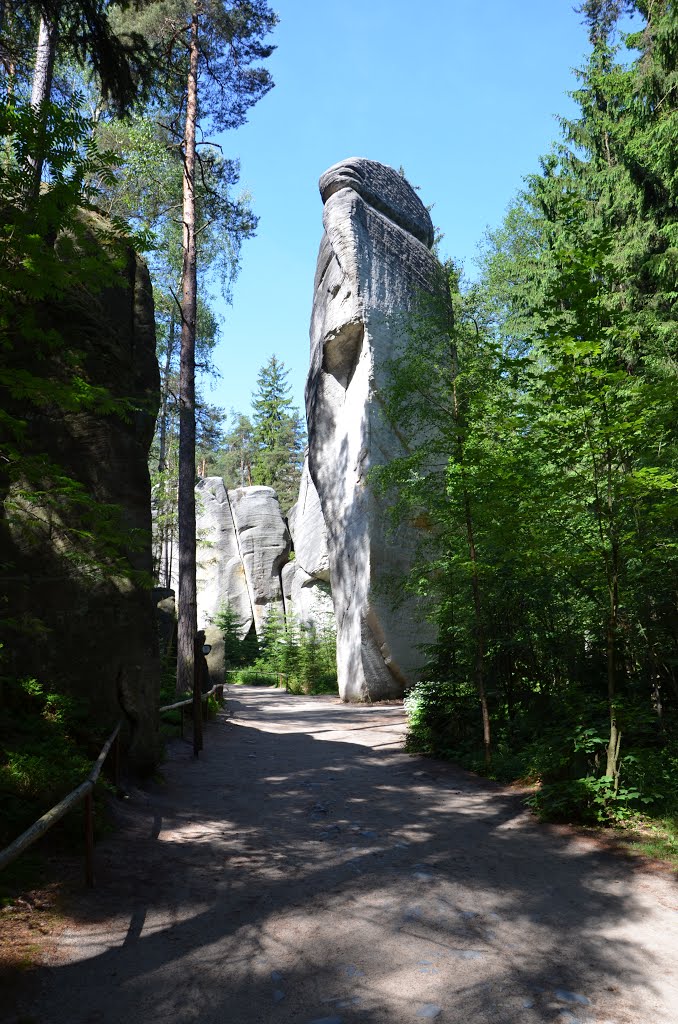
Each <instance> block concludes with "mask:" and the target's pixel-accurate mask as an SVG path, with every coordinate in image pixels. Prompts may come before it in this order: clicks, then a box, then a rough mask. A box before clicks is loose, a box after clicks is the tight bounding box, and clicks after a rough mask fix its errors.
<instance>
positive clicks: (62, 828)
mask: <svg viewBox="0 0 678 1024" xmlns="http://www.w3.org/2000/svg"><path fill="white" fill-rule="evenodd" d="M2 694H3V700H2V707H1V711H2V720H3V721H2V726H3V727H2V743H1V745H0V847H2V846H6V845H8V844H9V843H10V842H12V840H14V839H16V837H17V836H18V835H20V834H21V833H22V832H23V831H24V830H25V829H26V828H28V826H29V825H31V824H32V823H33V822H34V821H35V820H36V819H37V818H39V817H41V816H42V815H43V814H44V813H45V812H46V811H48V810H49V809H50V808H51V807H53V806H54V804H56V803H58V802H59V800H61V799H62V798H63V797H64V796H66V795H67V794H68V793H69V792H70V791H71V790H72V789H75V788H76V786H78V785H79V784H80V783H81V782H83V781H84V780H85V779H86V778H87V776H88V775H89V773H90V771H91V769H92V763H93V760H94V758H95V757H96V755H97V753H98V751H99V749H100V747H101V745H102V743H103V741H104V739H105V737H103V738H102V737H100V736H98V735H95V734H94V733H93V732H92V729H91V724H90V722H89V719H88V715H87V712H86V707H85V704H84V702H82V701H79V700H77V699H75V698H73V697H68V696H65V695H63V694H59V693H54V692H51V691H50V690H49V689H48V688H47V687H46V686H44V685H43V684H42V683H39V682H38V681H36V680H35V679H22V680H15V679H5V680H3V687H2ZM106 785H107V783H106V782H105V781H104V780H103V778H101V777H100V781H99V783H98V784H97V787H95V794H96V793H97V791H99V792H101V791H102V790H103V789H104V788H105V787H106ZM97 819H98V824H99V825H100V824H101V816H100V815H97ZM55 828H57V829H58V830H59V834H60V835H62V836H64V835H65V836H71V837H74V838H75V837H76V836H77V838H78V840H79V839H80V837H81V835H82V808H76V809H74V810H73V811H72V812H71V813H69V814H67V815H66V816H65V818H63V819H62V821H61V822H60V823H59V824H58V825H57V826H55ZM52 832H54V830H52Z"/></svg>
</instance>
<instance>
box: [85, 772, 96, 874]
mask: <svg viewBox="0 0 678 1024" xmlns="http://www.w3.org/2000/svg"><path fill="white" fill-rule="evenodd" d="M85 881H86V882H87V885H88V886H89V888H90V889H92V888H93V887H94V799H93V797H92V790H91V789H90V791H89V793H87V795H86V797H85Z"/></svg>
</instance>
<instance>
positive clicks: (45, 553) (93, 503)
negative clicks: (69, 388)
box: [0, 214, 160, 769]
mask: <svg viewBox="0 0 678 1024" xmlns="http://www.w3.org/2000/svg"><path fill="white" fill-rule="evenodd" d="M86 216H87V226H88V230H91V245H92V249H93V250H94V249H95V248H96V247H97V245H99V244H100V243H99V242H98V239H99V237H100V232H103V233H106V232H110V224H107V223H106V222H105V221H103V219H102V218H99V217H97V216H96V215H94V214H87V215H86ZM102 251H103V250H102ZM66 258H71V259H77V254H75V255H71V256H70V257H66ZM71 270H72V271H73V273H74V276H75V277H77V264H76V265H75V266H74V267H73V268H71ZM34 314H35V318H36V326H37V327H38V328H40V327H43V328H44V329H46V330H50V331H54V332H58V335H59V336H60V338H61V342H60V344H59V345H55V344H54V343H52V346H51V348H50V349H49V351H48V352H47V353H44V354H43V357H42V360H41V361H40V365H39V367H38V368H37V370H36V356H35V352H34V351H32V350H31V349H29V348H28V347H27V346H26V345H25V344H17V345H15V346H14V348H13V349H12V350H11V351H10V354H9V358H8V364H7V365H8V366H9V368H10V372H11V370H16V371H17V372H18V373H21V372H23V371H24V369H25V370H28V371H29V372H34V373H35V372H37V373H39V374H41V375H42V376H43V378H44V379H45V380H49V381H53V382H60V381H68V379H69V376H68V365H69V364H68V353H77V354H78V355H77V361H78V363H77V364H78V366H79V371H78V372H79V374H80V376H81V377H82V378H83V380H84V381H86V383H87V385H89V386H91V387H92V388H104V389H106V390H107V392H108V394H109V396H110V397H112V398H113V399H114V400H119V401H120V402H121V403H122V402H125V401H129V402H131V410H132V411H131V412H130V411H127V412H126V413H125V415H117V414H116V413H114V412H111V411H103V410H102V409H101V408H98V407H97V403H96V402H95V403H94V404H93V405H88V404H87V403H82V404H81V405H77V403H75V404H74V405H73V406H71V407H69V406H68V405H67V404H66V403H61V404H60V403H59V402H58V401H56V400H54V399H51V400H49V401H46V402H44V403H36V404H35V405H28V404H26V403H21V404H20V405H19V407H18V415H20V416H21V417H22V418H23V419H24V420H25V424H26V429H25V436H24V437H23V438H22V453H23V456H24V458H23V460H22V462H21V463H19V471H21V469H22V466H27V467H29V469H28V470H27V472H28V473H29V474H30V475H29V476H27V477H26V478H25V479H22V478H21V476H20V475H19V476H17V475H16V474H14V475H13V476H12V477H11V478H9V479H8V478H7V476H5V475H3V474H0V477H2V478H1V479H0V566H1V567H2V568H1V569H0V572H1V573H2V578H0V618H2V619H3V620H5V621H4V622H3V631H5V636H4V638H3V639H4V641H5V644H6V647H5V651H4V652H3V653H4V655H5V656H6V660H5V663H4V670H5V672H6V674H7V675H8V676H14V677H15V678H19V679H23V678H27V677H31V676H33V677H35V678H37V679H38V680H39V681H40V682H42V683H43V684H44V685H45V687H46V690H47V692H49V691H52V692H54V691H57V692H61V693H67V694H71V695H73V696H75V697H78V698H81V699H82V701H83V703H84V705H85V707H86V709H87V714H88V721H89V723H90V724H91V726H92V727H93V728H94V729H95V730H96V731H98V732H100V733H101V734H102V735H105V733H106V731H107V730H109V729H110V728H112V726H113V725H114V724H115V722H116V721H117V720H118V719H119V718H120V717H121V716H122V717H123V718H124V720H125V722H126V725H125V729H124V734H123V739H124V741H125V743H126V744H127V746H128V749H129V755H130V758H131V761H132V763H133V765H134V766H135V767H137V768H140V769H149V768H151V767H152V765H153V764H154V762H155V761H156V759H157V757H158V756H159V752H160V745H159V736H158V715H157V708H158V704H159V684H160V665H159V657H158V644H157V631H156V623H155V607H154V602H153V595H152V592H151V590H150V589H148V588H147V586H145V585H144V584H143V582H142V581H141V579H140V578H139V577H140V576H141V574H146V575H147V578H148V579H149V580H150V578H151V569H152V562H151V511H150V509H151V502H150V481H149V473H148V462H147V459H148V451H149V447H150V443H151V438H152V435H153V425H154V420H155V413H156V410H157V405H158V395H159V374H158V366H157V361H156V357H155V324H154V311H153V297H152V290H151V284H150V280H149V276H148V271H147V269H146V267H145V265H144V264H143V262H142V261H141V260H140V259H138V258H137V257H136V255H135V253H134V252H133V251H132V250H131V249H128V251H127V257H126V263H125V265H124V267H123V268H122V271H121V275H120V281H119V283H118V284H110V285H109V286H107V287H105V288H103V289H102V290H100V291H95V292H89V293H88V292H86V291H85V290H84V288H82V289H80V288H78V287H77V286H74V287H73V289H72V291H71V292H69V293H68V294H64V295H62V296H61V297H60V298H59V299H58V300H57V299H52V300H49V301H45V302H44V303H43V304H42V305H41V306H40V307H39V308H37V307H36V308H35V310H34ZM64 353H66V356H64ZM11 406H12V402H11V399H10V400H9V402H8V405H7V406H6V408H9V412H10V414H14V415H17V410H16V409H12V407H11ZM25 471H26V470H25ZM66 479H68V480H70V481H71V483H72V486H71V485H68V487H65V486H64V481H65V480H66ZM77 488H81V490H80V492H79V493H80V494H81V495H82V497H83V501H82V502H80V500H79V499H76V500H75V501H73V500H72V496H73V495H75V494H77V493H78V491H77ZM27 493H28V494H29V495H32V497H29V498H27V497H26V494H27ZM97 508H98V509H99V513H97V511H96V510H97ZM116 508H117V510H118V512H117V513H116V512H115V509H116ZM97 515H99V516H100V518H99V520H98V525H97ZM116 516H117V517H118V521H117V522H116ZM109 530H110V531H111V532H117V533H118V536H119V537H120V538H122V539H123V540H124V539H125V538H129V544H128V545H127V547H126V549H125V548H123V549H120V548H118V552H119V553H121V554H123V555H124V556H125V557H126V559H127V565H128V566H129V565H131V567H132V569H133V570H134V573H135V574H134V575H128V574H126V572H125V571H124V569H123V568H122V567H121V568H120V569H117V568H116V567H115V566H114V563H113V556H112V554H111V550H110V548H109V547H108V546H107V542H106V538H107V531H109ZM137 574H138V576H137ZM137 580H138V581H137ZM8 611H9V620H7V612H8ZM5 626H6V627H7V628H6V630H4V627H5Z"/></svg>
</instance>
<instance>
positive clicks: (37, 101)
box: [28, 14, 58, 199]
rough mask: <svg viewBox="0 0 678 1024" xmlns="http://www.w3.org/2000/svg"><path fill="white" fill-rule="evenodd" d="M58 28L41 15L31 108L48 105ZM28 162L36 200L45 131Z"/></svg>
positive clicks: (54, 22)
mask: <svg viewBox="0 0 678 1024" xmlns="http://www.w3.org/2000/svg"><path fill="white" fill-rule="evenodd" d="M57 33H58V26H57V21H56V19H55V20H54V21H48V20H47V18H46V17H45V15H44V14H43V15H42V17H41V18H40V28H39V30H38V46H37V49H36V51H35V67H34V69H33V87H32V90H31V106H32V107H35V108H37V107H39V106H40V105H41V104H43V103H48V102H49V100H50V98H51V95H52V79H53V77H54V60H55V57H56V44H57ZM28 162H29V164H30V166H31V169H32V172H33V174H32V181H31V185H30V197H31V198H32V199H36V198H37V197H38V195H39V194H40V182H41V181H42V168H43V166H44V163H45V129H44V125H43V128H42V130H41V132H40V134H39V136H38V139H37V145H36V152H35V153H32V154H31V155H30V156H29V158H28Z"/></svg>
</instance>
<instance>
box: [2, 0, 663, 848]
mask: <svg viewBox="0 0 678 1024" xmlns="http://www.w3.org/2000/svg"><path fill="white" fill-rule="evenodd" d="M629 15H633V18H634V20H633V30H632V31H631V32H628V31H626V26H627V20H626V19H627V18H628V16H629ZM579 16H580V17H581V18H582V19H583V20H584V22H585V23H586V26H587V28H588V32H589V40H590V52H589V56H588V60H587V63H586V65H585V66H583V67H582V68H581V69H580V70H579V71H578V84H577V89H576V91H575V93H574V99H575V102H576V111H577V112H576V114H575V115H574V116H571V117H568V118H563V119H562V120H561V122H560V141H559V143H558V144H557V145H556V146H555V147H554V148H553V149H552V150H551V151H550V152H548V153H546V154H544V155H543V156H542V157H541V160H540V171H539V173H537V174H534V175H532V176H530V177H528V178H526V179H525V182H524V187H523V190H522V191H521V193H520V194H519V195H518V196H517V197H516V198H515V201H514V202H513V204H512V205H511V207H510V209H509V210H508V212H507V215H506V218H505V220H504V222H503V223H502V224H500V225H499V226H498V227H497V228H495V229H493V230H491V231H490V232H489V233H488V235H487V237H486V238H485V239H484V241H483V244H482V261H481V272H480V274H479V275H478V276H477V277H476V278H474V279H473V280H471V279H469V278H468V277H467V276H466V275H465V273H464V272H463V270H462V268H461V267H460V266H459V265H458V264H457V263H455V262H454V261H451V262H445V263H443V264H441V268H440V282H441V284H440V289H439V294H437V295H436V296H435V297H431V296H422V298H421V302H420V303H419V305H418V308H417V310H416V311H415V312H414V313H413V314H411V315H408V316H407V318H406V322H405V323H404V327H405V330H406V332H407V334H408V336H409V339H410V342H409V345H408V347H407V349H406V350H405V351H404V352H403V353H401V354H399V355H397V356H396V357H394V359H393V360H392V362H391V364H390V366H389V383H388V386H387V387H386V389H385V390H384V393H383V394H382V395H381V396H380V397H381V400H382V401H383V406H384V412H385V415H386V416H387V418H388V419H389V420H390V421H391V422H392V423H396V424H397V426H398V431H399V436H401V437H404V438H406V446H405V447H406V452H405V453H404V454H403V455H402V457H399V458H395V459H393V460H392V461H391V462H390V463H389V464H388V465H386V466H384V467H381V468H378V469H375V470H374V471H373V474H372V481H373V483H374V486H375V487H377V488H378V489H379V491H380V492H381V493H382V494H383V495H385V496H387V498H388V501H389V504H390V507H391V514H392V520H393V524H394V527H395V526H396V525H397V524H398V523H399V522H402V521H403V520H404V519H405V520H408V521H413V522H414V521H416V522H417V524H419V525H420V526H421V525H423V527H424V528H423V529H422V530H421V531H420V534H421V542H420V544H419V548H418V550H417V553H416V560H415V564H414V567H413V569H412V572H411V573H410V575H409V577H408V579H407V580H406V581H402V580H397V581H394V594H393V597H392V600H393V601H394V602H395V601H397V599H398V597H397V592H398V591H399V590H401V589H402V587H403V583H404V585H405V588H406V590H407V591H408V593H410V594H414V595H416V597H417V599H418V604H419V607H420V609H421V614H422V617H424V618H428V619H429V620H430V621H431V622H432V623H433V624H434V625H435V628H436V635H437V640H436V642H435V643H434V644H433V645H431V647H430V649H429V650H428V651H427V657H428V667H427V670H426V673H425V675H424V678H422V679H421V680H420V681H418V682H417V683H416V685H415V686H414V687H413V688H412V689H411V690H410V691H409V692H408V693H407V695H406V697H405V706H406V709H407V713H408V717H409V727H410V732H409V738H408V748H409V749H410V750H411V751H413V752H421V753H425V754H429V755H432V756H435V757H443V758H447V759H450V760H452V761H455V762H457V763H459V764H461V765H463V766H465V767H468V768H470V769H472V770H473V771H476V772H479V773H481V774H485V775H489V776H490V777H492V778H496V779H498V780H500V781H503V782H508V781H511V782H516V781H517V782H520V783H521V784H524V785H525V786H526V787H527V788H528V791H529V795H528V798H527V799H528V802H529V803H530V804H531V806H532V807H533V808H534V809H535V810H536V811H538V812H539V813H540V814H541V815H543V816H545V817H547V818H549V819H551V820H560V821H582V822H587V823H593V824H603V825H624V824H638V823H644V824H645V825H648V823H653V822H654V823H655V825H656V827H657V828H659V829H660V830H661V832H662V835H664V836H665V837H666V843H668V845H669V846H673V848H674V850H675V847H676V844H678V781H677V780H678V575H677V569H678V435H677V433H676V428H677V426H678V424H677V422H676V413H677V412H678V405H677V399H676V394H677V387H676V384H677V374H678V334H677V327H676V322H677V321H676V312H677V310H676V305H677V303H678V287H677V285H676V281H677V279H678V219H677V212H678V211H677V204H678V149H677V147H676V138H678V10H676V6H675V4H674V3H673V2H672V0H585V2H584V3H582V4H581V8H580V11H579ZM276 22H277V16H276V15H275V14H274V12H273V11H272V10H271V8H269V7H268V5H267V4H266V3H265V2H264V0H233V2H229V3H223V2H219V0H209V2H205V3H203V4H201V5H195V4H193V3H191V2H188V0H186V2H183V0H145V2H132V0H119V2H117V3H110V2H108V0H41V2H39V3H33V2H28V0H15V2H12V3H9V2H3V0H0V67H1V74H2V96H1V97H0V136H1V142H0V145H1V149H0V221H1V223H0V231H1V232H2V245H1V251H0V344H1V345H2V352H3V358H2V363H1V364H0V388H2V391H3V393H4V395H5V396H6V400H5V401H3V408H2V411H1V412H0V420H1V422H2V462H1V465H0V485H1V486H2V489H3V493H6V492H10V493H12V494H14V496H15V497H14V498H13V501H14V505H12V503H11V502H10V503H9V504H7V505H6V508H5V517H6V519H5V520H3V529H6V528H7V523H8V522H9V520H11V516H12V508H13V507H14V508H18V507H19V506H20V511H21V515H22V516H25V515H26V509H27V508H28V509H29V510H30V508H31V507H33V506H35V507H37V506H40V507H41V508H42V507H44V506H45V503H47V504H48V505H49V507H50V508H51V509H53V510H55V515H57V516H58V532H59V536H60V537H62V541H60V543H63V545H65V546H66V547H68V546H69V545H70V544H71V543H73V544H74V545H76V546H77V551H78V554H77V558H78V559H80V562H79V564H81V565H82V567H83V571H84V572H87V573H97V574H101V575H103V576H106V577H107V578H109V579H114V578H115V579H117V578H119V577H126V576H127V577H130V578H133V577H134V574H135V573H136V572H137V570H136V569H135V568H134V567H130V565H129V564H128V562H127V561H126V559H127V555H126V553H125V552H126V551H127V548H128V546H129V543H130V537H129V535H128V533H127V532H126V530H125V528H124V526H123V525H121V523H120V521H119V517H118V516H117V513H116V510H115V508H114V507H111V506H107V505H105V504H102V503H101V502H100V501H95V500H92V498H91V497H90V496H89V495H88V494H87V493H86V492H85V490H84V489H83V487H82V485H81V484H80V483H79V482H78V480H76V479H74V478H73V477H72V476H71V475H69V473H68V472H67V471H66V470H64V467H63V466H60V465H59V464H58V463H56V462H49V461H46V457H45V454H44V452H43V451H42V450H41V449H40V446H39V444H38V443H37V442H36V440H35V435H34V433H33V432H32V430H31V423H32V422H34V421H35V420H36V418H37V419H39V418H40V417H42V416H44V415H46V414H47V413H48V411H49V409H51V408H58V409H60V410H65V411H68V412H77V411H80V410H90V411H94V412H99V413H101V414H102V415H107V416H108V415H113V416H117V417H120V418H121V419H122V420H125V421H130V420H133V419H134V418H135V417H144V416H145V417H150V418H151V419H153V420H154V421H155V432H154V435H153V441H152V444H151V449H150V457H149V459H150V461H149V467H150V473H151V496H152V504H153V529H154V536H153V566H152V570H151V573H152V576H153V579H152V580H148V581H147V583H148V585H149V586H150V585H152V584H155V585H160V586H164V587H168V586H169V585H170V583H171V580H172V578H173V575H174V573H175V569H176V567H177V566H178V567H179V581H180V582H179V594H178V602H179V609H180V611H179V640H178V648H179V649H178V661H179V664H178V683H177V686H178V689H179V690H180V691H183V690H188V689H190V683H191V679H192V676H193V671H194V664H193V658H194V653H193V641H194V636H195V634H196V630H197V627H196V612H195V605H196V596H195V546H196V537H195V498H194V487H195V482H196V479H197V478H198V477H200V476H206V475H217V476H223V477H224V479H225V480H226V482H227V486H231V487H237V486H242V485H249V484H265V485H269V486H272V487H274V488H275V489H276V490H277V492H278V495H279V498H280V502H281V506H282V507H283V511H286V510H287V508H289V506H290V505H291V504H292V503H293V501H294V500H295V495H296V491H297V488H298V481H299V476H300V473H301V464H302V461H303V450H304V445H305V429H304V424H303V421H302V418H301V416H300V414H299V411H298V410H297V409H296V408H295V407H294V405H293V403H292V400H291V398H290V397H289V384H288V379H287V376H288V375H287V371H286V369H285V365H284V363H283V362H282V361H281V360H280V359H279V358H278V357H277V356H276V355H272V356H271V358H270V360H269V362H268V363H267V364H266V365H265V366H263V367H262V368H261V372H260V375H259V378H258V380H257V381H256V382H253V385H252V391H253V415H252V416H250V415H248V414H247V413H246V412H244V411H243V410H231V411H230V413H228V414H227V413H226V411H225V410H223V409H221V408H218V407H216V406H214V405H211V404H210V403H209V401H208V400H207V398H206V397H205V396H206V394H207V390H206V386H207V384H208V382H209V379H210V375H211V374H213V373H214V372H215V367H214V365H213V353H214V348H215V345H216V342H217V338H218V335H219V329H220V328H219V319H218V316H217V314H216V312H215V295H217V294H219V295H221V296H222V297H225V298H226V300H228V299H229V297H230V294H231V289H232V286H233V283H234V280H235V278H236V276H237V273H238V270H239V266H240V261H241V258H242V253H243V245H244V243H245V242H246V241H247V240H248V239H249V238H251V237H252V236H253V235H254V233H255V232H256V230H257V215H256V211H255V209H254V207H253V205H252V202H251V201H250V199H249V197H248V196H247V194H246V193H243V192H242V191H239V190H238V182H239V175H240V168H239V164H238V160H237V159H236V158H234V157H226V156H224V154H223V152H222V150H221V148H220V147H219V146H217V145H214V144H213V143H211V142H210V133H211V132H212V131H213V129H214V126H215V125H216V124H219V126H220V128H221V129H223V128H227V129H237V128H238V127H239V126H241V125H242V124H244V123H245V121H246V119H247V117H248V115H249V111H250V109H251V108H252V107H254V105H255V104H256V103H257V101H258V100H259V99H261V98H262V97H263V96H264V95H265V94H266V92H267V91H268V90H269V89H270V88H271V87H272V85H273V82H272V79H271V76H270V74H269V72H268V71H267V70H266V65H265V61H266V59H267V58H268V57H270V55H271V52H272V49H273V44H272V43H271V42H270V38H273V37H274V29H275V25H276ZM272 34H273V35H272ZM235 138H236V139H237V135H236V136H235ZM236 145H237V143H236ZM93 223H96V224H97V225H98V227H97V233H98V237H99V238H102V239H104V241H105V245H104V246H103V247H102V246H94V245H92V242H91V235H92V224H93ZM129 247H131V248H132V249H133V250H134V251H135V252H137V253H140V254H143V256H144V258H145V260H146V262H147V264H148V268H149V270H150V274H151V279H152V282H153V300H154V307H155V332H156V338H157V358H158V364H159V371H160V381H159V384H160V387H159V395H160V399H159V407H158V408H157V409H156V408H153V407H152V405H153V403H150V405H149V406H147V407H144V406H143V403H142V404H138V403H135V402H132V401H131V400H130V399H129V397H128V396H125V395H123V394H120V395H119V394H113V393H111V392H110V391H109V390H107V389H105V388H101V387H97V386H95V385H93V384H92V383H91V382H89V380H88V378H87V374H86V373H84V372H83V369H82V364H81V359H80V354H79V352H78V350H77V348H73V347H71V348H69V346H68V344H66V343H65V342H64V337H63V334H62V333H59V331H58V330H56V329H55V328H54V327H53V326H52V325H50V324H47V323H46V322H45V319H44V317H41V316H40V315H39V313H38V312H36V310H39V309H40V308H42V307H43V306H44V305H45V304H50V303H54V302H58V301H59V300H60V298H61V297H63V296H65V295H67V294H70V292H71V291H72V290H73V288H74V287H77V288H78V289H84V291H85V292H87V293H91V294H97V292H98V291H99V290H101V289H102V288H104V287H105V286H106V285H107V283H110V282H112V281H114V280H115V279H116V275H119V274H120V272H121V268H122V267H123V265H124V262H125V259H126V258H127V257H126V255H125V254H126V253H127V252H128V250H129ZM27 347H29V348H30V351H31V352H32V359H31V362H30V365H28V366H27V365H26V364H25V361H22V360H21V359H20V355H21V353H22V352H24V351H25V350H26V348H27ZM55 353H58V362H59V367H60V369H59V373H58V374H57V375H56V376H55V374H54V372H53V365H54V363H53V360H54V358H55ZM45 367H47V368H48V370H47V372H43V368H45ZM196 382H197V383H196ZM156 413H157V415H156ZM47 479H48V480H49V483H48V484H46V482H45V481H46V480H47ZM17 495H18V497H17ZM10 526H11V522H10ZM50 528H54V525H53V523H52V526H51V527H50ZM74 550H75V549H74ZM73 557H74V558H75V557H76V556H75V555H74V556H73ZM173 560H176V565H175V563H174V561H173ZM5 565H7V563H6V561H5V559H3V566H5ZM6 575H7V577H8V579H9V578H10V577H11V571H9V572H7V573H6ZM134 578H136V577H134ZM0 620H1V621H2V622H3V633H4V634H5V638H6V639H5V640H4V641H3V642H4V643H6V644H7V643H9V645H10V646H11V644H12V642H13V640H12V639H11V637H13V636H15V635H16V634H17V633H18V632H20V631H21V630H24V631H25V630H26V629H34V628H35V624H34V623H28V624H27V623H26V622H25V621H23V622H18V621H17V620H16V617H15V615H14V613H13V609H12V598H11V587H10V588H9V589H8V590H7V594H6V596H5V598H4V604H3V607H2V610H1V611H0ZM4 653H5V654H6V653H7V652H6V651H5V652H4ZM0 670H1V671H2V676H3V682H2V691H1V693H0V705H2V704H4V709H5V711H6V712H7V714H8V716H9V719H11V722H12V728H11V729H10V734H11V737H12V740H13V741H16V742H15V746H16V749H15V748H14V747H12V743H11V742H10V743H8V745H7V747H6V749H3V752H2V758H1V760H0V789H1V790H2V793H1V794H0V795H2V798H3V800H5V802H7V805H8V806H9V805H10V802H11V801H16V799H17V794H19V796H20V798H21V800H22V801H24V803H26V801H28V804H27V806H28V808H29V810H31V811H32V810H34V809H35V807H37V806H38V803H39V800H40V799H41V798H42V796H43V795H44V792H45V789H46V788H48V787H49V786H53V785H54V784H55V780H54V779H53V778H50V773H49V770H48V765H49V762H50V761H53V760H54V757H55V756H56V758H57V760H59V762H60V763H62V765H63V771H62V772H61V778H60V779H58V780H56V783H57V785H58V784H59V783H66V782H70V781H72V779H73V778H77V772H78V771H79V770H80V769H81V766H82V763H83V741H82V730H83V725H82V710H80V711H78V710H77V709H76V708H75V705H74V704H73V702H72V700H71V698H70V697H68V696H65V695H63V694H61V693H59V692H52V689H51V686H50V680H48V679H40V680H36V679H33V678H31V679H25V678H21V677H20V676H18V675H17V672H16V667H15V665H14V664H13V663H12V661H11V659H9V660H8V659H7V658H5V659H4V663H0ZM27 709H28V710H27ZM27 715H28V718H27V717H26V716H27ZM86 745H87V744H86V743H85V744H84V746H86ZM45 751H46V753H45ZM69 773H70V774H69ZM57 774H58V773H57ZM31 801H32V802H31ZM12 807H14V804H12ZM13 814H14V812H13ZM19 820H20V819H19V817H18V816H15V817H13V818H12V821H16V822H18V821H19ZM648 827H649V825H648ZM653 827H654V826H653Z"/></svg>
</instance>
